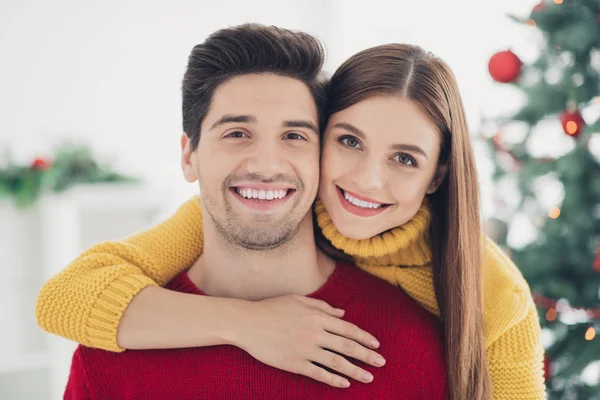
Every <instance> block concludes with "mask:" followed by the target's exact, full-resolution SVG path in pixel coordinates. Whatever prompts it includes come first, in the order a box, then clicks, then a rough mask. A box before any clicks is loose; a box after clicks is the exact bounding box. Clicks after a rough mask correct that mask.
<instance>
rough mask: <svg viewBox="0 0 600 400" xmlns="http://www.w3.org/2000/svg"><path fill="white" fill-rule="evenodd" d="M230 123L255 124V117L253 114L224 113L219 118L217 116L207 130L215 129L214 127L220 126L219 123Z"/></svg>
mask: <svg viewBox="0 0 600 400" xmlns="http://www.w3.org/2000/svg"><path fill="white" fill-rule="evenodd" d="M230 123H237V124H244V123H246V124H255V123H256V117H255V116H253V115H231V114H225V115H223V116H222V117H221V118H219V120H218V121H217V122H215V123H214V124H213V126H211V127H210V129H209V130H212V129H215V128H217V127H219V126H221V125H225V124H230Z"/></svg>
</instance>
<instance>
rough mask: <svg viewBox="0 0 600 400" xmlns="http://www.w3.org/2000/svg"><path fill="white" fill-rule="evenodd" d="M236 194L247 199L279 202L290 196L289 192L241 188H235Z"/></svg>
mask: <svg viewBox="0 0 600 400" xmlns="http://www.w3.org/2000/svg"><path fill="white" fill-rule="evenodd" d="M235 192H236V193H237V194H239V195H240V196H242V197H244V198H246V199H257V200H278V199H283V198H284V197H285V196H287V194H288V190H262V189H261V190H256V189H239V188H235Z"/></svg>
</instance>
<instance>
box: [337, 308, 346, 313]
mask: <svg viewBox="0 0 600 400" xmlns="http://www.w3.org/2000/svg"><path fill="white" fill-rule="evenodd" d="M336 310H337V312H338V313H340V314H344V313H345V312H346V310H342V309H341V308H336Z"/></svg>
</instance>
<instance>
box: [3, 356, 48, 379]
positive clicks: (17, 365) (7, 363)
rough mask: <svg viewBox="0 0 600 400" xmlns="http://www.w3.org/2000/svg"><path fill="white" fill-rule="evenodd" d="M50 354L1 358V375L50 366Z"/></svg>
mask: <svg viewBox="0 0 600 400" xmlns="http://www.w3.org/2000/svg"><path fill="white" fill-rule="evenodd" d="M50 360H51V359H50V354H49V353H47V352H39V353H31V354H24V355H22V356H10V357H8V358H5V357H2V358H0V374H12V373H17V372H25V371H31V370H36V369H42V368H48V367H49V366H50Z"/></svg>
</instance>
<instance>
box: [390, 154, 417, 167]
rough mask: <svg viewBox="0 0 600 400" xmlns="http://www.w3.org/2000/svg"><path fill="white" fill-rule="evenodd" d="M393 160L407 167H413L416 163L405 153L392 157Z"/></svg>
mask: <svg viewBox="0 0 600 400" xmlns="http://www.w3.org/2000/svg"><path fill="white" fill-rule="evenodd" d="M394 159H395V160H396V162H398V163H400V164H402V165H406V166H408V167H415V166H416V165H417V161H416V160H415V159H414V158H413V157H412V156H410V155H408V154H406V153H402V154H398V155H396V156H395V157H394Z"/></svg>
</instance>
